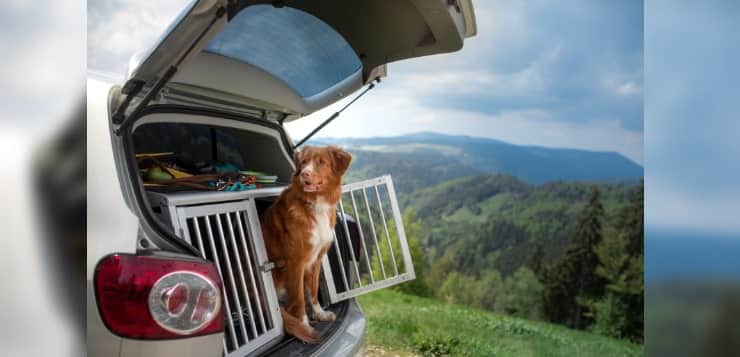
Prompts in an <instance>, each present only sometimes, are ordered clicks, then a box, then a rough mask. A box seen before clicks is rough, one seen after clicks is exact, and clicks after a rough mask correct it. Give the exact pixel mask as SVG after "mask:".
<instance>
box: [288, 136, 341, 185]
mask: <svg viewBox="0 0 740 357" xmlns="http://www.w3.org/2000/svg"><path fill="white" fill-rule="evenodd" d="M293 160H295V167H296V170H295V173H294V174H293V182H294V183H295V184H298V185H299V187H301V188H303V191H305V192H323V191H327V190H331V189H336V188H338V187H339V186H340V185H341V184H342V175H344V173H345V172H346V171H347V168H348V167H349V163H350V161H352V156H351V155H350V154H349V153H348V152H346V151H345V150H343V149H341V148H338V147H336V146H327V147H316V146H306V147H304V148H303V149H301V150H300V151H296V153H295V154H294V155H293Z"/></svg>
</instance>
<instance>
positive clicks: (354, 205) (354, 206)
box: [349, 191, 375, 284]
mask: <svg viewBox="0 0 740 357" xmlns="http://www.w3.org/2000/svg"><path fill="white" fill-rule="evenodd" d="M349 196H350V198H352V209H354V211H355V217H356V218H357V228H359V229H358V231H360V244H362V251H363V253H365V263H366V264H367V270H368V271H369V272H370V283H371V284H372V283H375V277H374V276H373V268H372V267H370V256H368V255H367V246H366V245H365V234H363V233H362V221H361V220H360V213H359V212H358V211H357V203H356V202H355V193H354V191H349Z"/></svg>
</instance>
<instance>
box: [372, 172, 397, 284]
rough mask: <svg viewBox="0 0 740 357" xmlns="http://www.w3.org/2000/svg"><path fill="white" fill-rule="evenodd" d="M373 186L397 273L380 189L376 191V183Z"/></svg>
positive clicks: (394, 269) (395, 269) (395, 270)
mask: <svg viewBox="0 0 740 357" xmlns="http://www.w3.org/2000/svg"><path fill="white" fill-rule="evenodd" d="M373 187H375V197H377V198H378V209H379V210H380V219H382V220H383V228H384V229H385V238H386V239H387V240H388V248H389V249H390V251H391V261H392V262H393V271H394V272H395V273H396V275H398V266H397V265H396V255H395V254H393V243H391V235H390V233H389V232H388V224H387V223H386V221H385V213H383V203H382V202H381V200H380V191H378V185H375V186H373Z"/></svg>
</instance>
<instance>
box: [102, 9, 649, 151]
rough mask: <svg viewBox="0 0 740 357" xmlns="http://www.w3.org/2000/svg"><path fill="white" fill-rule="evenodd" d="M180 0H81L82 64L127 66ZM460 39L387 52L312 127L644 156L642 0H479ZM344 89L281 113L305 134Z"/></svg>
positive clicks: (112, 68)
mask: <svg viewBox="0 0 740 357" xmlns="http://www.w3.org/2000/svg"><path fill="white" fill-rule="evenodd" d="M185 3H186V1H182V0H180V1H175V0H165V1H157V2H151V1H142V0H131V1H123V0H116V1H89V2H88V64H89V67H90V68H94V69H98V70H103V71H108V72H113V73H119V74H124V73H125V71H126V69H127V66H128V58H129V57H130V56H131V55H132V54H133V53H135V52H138V51H141V50H142V49H145V48H146V46H148V44H149V43H152V42H153V41H154V40H155V39H156V38H157V36H158V35H159V33H160V32H161V31H162V29H164V28H165V27H166V26H167V24H168V23H169V21H170V20H171V19H172V18H173V17H174V16H175V15H176V14H177V12H178V10H179V9H180V8H182V7H183V6H184V4H185ZM474 6H475V10H476V16H477V25H478V35H477V36H476V37H474V38H471V39H468V40H467V41H466V42H465V46H464V48H463V50H462V51H460V52H456V53H452V54H444V55H437V56H430V57H423V58H419V59H414V60H409V61H402V62H398V63H392V64H390V65H389V67H388V68H389V70H388V71H389V76H388V78H386V80H384V81H383V82H382V83H381V85H379V86H378V87H377V88H376V89H374V90H373V91H372V92H370V93H368V95H367V96H366V97H365V98H363V99H362V100H360V101H358V102H357V103H356V104H354V105H353V106H352V107H350V109H348V110H347V111H346V112H345V113H344V114H343V116H342V117H341V119H338V120H337V121H335V122H334V123H332V124H331V125H329V126H327V127H326V128H325V129H324V130H322V132H320V134H319V135H318V137H366V136H393V135H399V134H405V133H413V132H419V131H436V132H441V133H449V134H464V135H472V136H479V137H489V138H495V139H500V140H504V141H507V142H511V143H514V144H526V145H538V146H548V147H568V148H581V149H589V150H603V151H617V152H619V153H621V154H623V155H625V156H626V157H628V158H630V159H632V160H633V161H636V162H637V163H640V164H642V162H643V146H644V144H643V140H642V138H643V119H642V117H643V113H642V106H643V105H642V103H643V102H642V96H643V90H642V88H643V75H642V57H643V45H642V41H643V23H642V19H643V13H642V2H639V1H623V2H614V3H613V4H610V3H605V2H601V3H598V4H597V3H596V2H593V1H570V2H567V4H561V3H555V2H547V1H478V2H475V3H474ZM350 99H351V97H350V98H348V99H346V100H344V101H340V102H339V103H337V104H336V105H334V106H330V107H328V108H326V109H324V110H322V111H319V112H316V113H314V114H312V115H310V116H308V117H306V118H302V119H301V120H300V121H297V122H296V123H294V124H292V125H289V126H288V130H289V133H290V134H291V135H292V136H294V137H295V138H299V137H302V136H303V135H305V134H306V133H308V132H309V131H310V130H311V129H313V128H314V127H315V126H317V125H318V124H319V123H320V122H321V121H322V120H323V119H324V118H326V117H328V116H330V115H331V114H332V113H333V112H334V111H336V110H337V108H338V107H340V106H342V105H343V104H344V103H345V102H347V101H349V100H350Z"/></svg>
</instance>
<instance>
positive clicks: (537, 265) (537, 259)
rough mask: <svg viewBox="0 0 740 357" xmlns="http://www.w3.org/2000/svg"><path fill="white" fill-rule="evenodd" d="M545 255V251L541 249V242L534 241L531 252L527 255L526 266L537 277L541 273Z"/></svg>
mask: <svg viewBox="0 0 740 357" xmlns="http://www.w3.org/2000/svg"><path fill="white" fill-rule="evenodd" d="M544 257H545V252H544V250H543V249H542V242H541V241H539V240H538V241H536V242H535V243H534V247H533V248H532V253H531V254H530V255H529V259H528V260H527V267H528V268H529V269H530V270H532V272H534V274H535V275H536V276H537V277H541V275H542V268H543V267H542V260H543V259H544Z"/></svg>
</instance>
